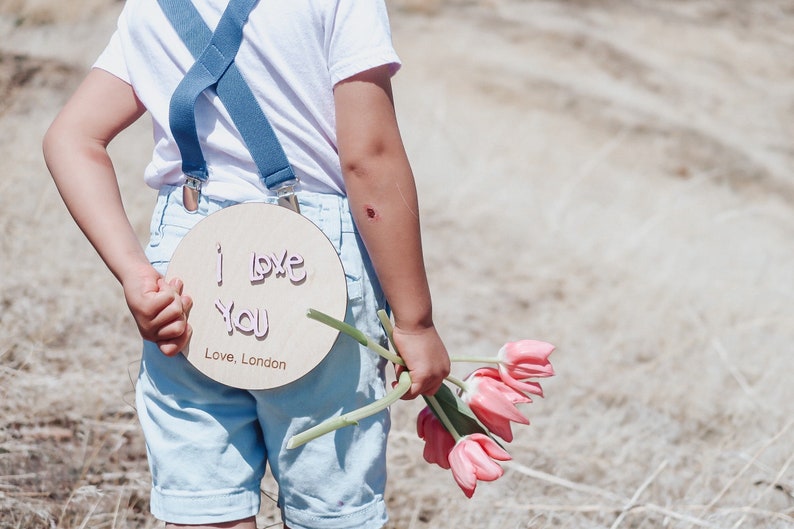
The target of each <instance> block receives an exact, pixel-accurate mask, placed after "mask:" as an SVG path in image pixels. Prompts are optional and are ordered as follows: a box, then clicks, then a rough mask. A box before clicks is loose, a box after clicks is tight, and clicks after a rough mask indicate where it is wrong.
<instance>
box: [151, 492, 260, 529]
mask: <svg viewBox="0 0 794 529" xmlns="http://www.w3.org/2000/svg"><path fill="white" fill-rule="evenodd" d="M259 502H260V496H259V487H258V486H257V487H256V488H255V490H246V489H233V490H226V491H213V492H193V491H190V492H181V491H164V490H162V489H160V488H158V487H153V488H152V494H151V500H150V503H151V505H150V507H151V511H152V515H154V517H155V518H157V519H158V520H162V521H164V522H166V523H178V524H188V525H199V524H212V523H223V522H231V521H234V520H242V519H245V518H250V517H251V516H256V514H257V513H258V512H259ZM185 513H196V514H185ZM198 513H200V514H198Z"/></svg>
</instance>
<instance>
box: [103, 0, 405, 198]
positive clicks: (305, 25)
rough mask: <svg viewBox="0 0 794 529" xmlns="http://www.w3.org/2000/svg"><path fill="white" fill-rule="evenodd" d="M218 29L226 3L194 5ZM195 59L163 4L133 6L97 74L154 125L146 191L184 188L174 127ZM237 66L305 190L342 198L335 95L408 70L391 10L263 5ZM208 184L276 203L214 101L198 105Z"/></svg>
mask: <svg viewBox="0 0 794 529" xmlns="http://www.w3.org/2000/svg"><path fill="white" fill-rule="evenodd" d="M193 3H194V5H195V6H196V8H197V9H198V11H199V13H200V14H201V16H202V18H203V19H204V20H205V22H206V23H207V25H208V26H209V28H210V29H213V30H214V29H215V26H216V25H217V23H218V20H219V19H220V17H221V15H222V14H223V10H224V9H225V7H226V5H227V3H228V0H193ZM193 63H194V58H193V56H192V55H191V53H190V51H189V50H188V49H187V47H186V46H185V45H184V43H183V42H182V40H181V39H180V37H179V35H178V34H177V33H176V31H175V30H174V29H173V27H172V26H171V24H170V22H169V21H168V19H167V18H166V16H165V14H164V13H163V11H162V10H161V9H160V7H159V6H158V4H157V0H127V2H126V5H125V7H124V10H123V11H122V13H121V16H120V18H119V22H118V28H117V30H116V32H115V33H114V35H113V37H112V38H111V40H110V43H109V44H108V47H107V48H106V49H105V51H104V52H103V53H102V55H101V56H100V57H99V59H98V60H97V62H96V63H95V64H94V66H95V67H97V68H101V69H103V70H106V71H108V72H110V73H111V74H113V75H115V76H116V77H118V78H120V79H122V80H123V81H125V82H127V83H129V84H130V85H132V87H133V89H134V90H135V93H136V94H137V96H138V98H139V99H140V100H141V102H142V103H143V104H144V105H145V106H146V108H147V110H148V111H149V113H150V114H151V116H152V121H153V125H154V152H153V156H152V161H151V162H150V164H149V165H148V167H147V168H146V172H145V174H144V178H145V180H146V183H147V184H148V185H149V186H151V187H154V188H155V189H158V188H160V187H161V186H163V185H168V184H170V185H181V184H182V182H183V181H184V177H183V175H182V170H181V163H182V162H181V158H180V155H179V149H178V147H177V145H176V143H175V142H174V138H173V136H172V134H171V130H170V129H169V126H168V108H169V102H170V99H171V95H172V94H173V92H174V90H175V89H176V87H177V85H178V84H179V82H180V81H181V80H182V78H183V77H184V75H185V73H186V72H187V71H188V69H189V68H190V67H191V66H192V65H193ZM235 64H236V65H237V67H238V69H239V70H240V72H241V74H242V75H243V77H244V78H245V80H246V81H247V83H248V85H249V86H250V88H251V91H252V92H253V93H254V96H255V97H256V99H257V102H258V103H259V105H260V106H261V107H262V110H263V111H264V113H265V115H266V116H267V118H268V120H269V121H270V123H271V125H272V126H273V130H274V131H275V133H276V136H277V137H278V139H279V141H280V142H281V145H282V147H283V148H284V151H285V153H286V155H287V158H288V159H289V161H290V163H291V165H292V167H293V169H294V171H295V174H296V175H297V176H298V178H299V179H300V181H301V188H302V189H305V190H307V191H314V192H320V193H335V194H340V195H344V194H345V186H344V181H343V180H342V172H341V168H340V164H339V156H338V153H337V146H336V145H337V142H336V120H335V114H334V100H333V87H334V85H335V84H336V83H338V82H339V81H342V80H344V79H346V78H348V77H351V76H353V75H355V74H357V73H360V72H362V71H365V70H368V69H370V68H374V67H376V66H382V65H389V66H390V68H391V71H392V73H394V72H396V71H397V69H398V68H399V67H400V62H399V58H398V57H397V54H396V53H395V51H394V48H393V47H392V42H391V33H390V29H389V21H388V16H387V12H386V7H385V5H384V2H383V0H260V1H259V3H258V4H257V5H256V7H255V8H254V10H253V11H252V12H251V15H250V17H249V19H248V22H247V24H246V25H245V27H244V29H243V42H242V45H241V46H240V50H239V52H238V53H237V56H236V58H235ZM196 125H197V129H198V135H199V138H200V140H201V146H202V152H203V153H204V158H205V159H206V161H207V169H208V172H209V180H208V182H207V183H206V184H205V185H204V186H203V188H202V193H205V194H206V195H208V196H211V197H214V198H220V199H227V200H235V201H240V202H242V201H246V200H252V199H254V200H255V199H256V198H258V197H261V196H262V194H263V193H268V191H267V190H266V188H265V187H264V185H263V184H262V182H261V181H260V180H259V176H258V173H257V171H256V166H255V165H254V163H253V161H252V160H251V156H250V155H249V153H248V150H247V149H246V147H245V144H244V143H243V140H242V138H241V137H240V135H239V133H238V132H237V129H236V128H235V126H234V124H233V122H232V120H231V118H230V117H229V114H228V113H227V112H226V109H225V108H224V107H223V105H222V103H221V102H220V99H219V98H218V97H217V95H215V93H214V91H211V90H207V91H205V92H204V93H203V94H202V96H201V97H199V99H198V101H197V102H196Z"/></svg>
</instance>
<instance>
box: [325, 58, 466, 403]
mask: <svg viewBox="0 0 794 529" xmlns="http://www.w3.org/2000/svg"><path fill="white" fill-rule="evenodd" d="M334 98H335V103H336V127H337V141H338V144H339V156H340V159H341V163H342V171H343V174H344V178H345V183H346V186H347V193H348V198H349V200H350V207H351V210H352V212H353V218H354V219H355V221H356V226H357V227H358V229H359V232H360V233H361V236H362V238H363V239H364V243H365V245H366V247H367V251H368V252H369V254H370V257H371V259H372V262H373V264H374V266H375V271H376V273H377V275H378V279H379V280H380V282H381V285H382V286H383V289H384V292H385V294H386V298H387V299H388V301H389V305H390V306H391V308H392V312H393V315H394V323H395V327H394V339H395V343H396V345H397V348H398V349H399V350H400V354H401V355H402V357H403V359H404V360H405V363H406V364H407V366H408V370H409V371H410V372H411V378H412V380H413V384H412V386H411V389H410V390H409V392H408V394H407V398H414V397H417V396H418V395H420V394H433V393H435V392H436V391H437V390H438V388H439V386H440V385H441V383H442V381H443V379H444V377H446V376H447V375H448V374H449V366H450V363H449V356H448V354H447V350H446V348H445V347H444V344H443V342H442V341H441V338H440V337H439V335H438V333H437V332H436V329H435V326H434V325H433V313H432V307H431V301H430V289H429V288H428V284H427V277H426V274H425V267H424V259H423V256H422V242H421V238H420V232H419V208H418V204H417V198H416V187H415V183H414V178H413V173H412V171H411V167H410V164H409V162H408V158H407V156H406V153H405V149H404V147H403V143H402V138H401V137H400V131H399V129H398V127H397V119H396V116H395V112H394V106H393V101H392V92H391V81H390V76H389V71H388V67H386V66H383V67H380V68H374V69H372V70H368V71H366V72H363V73H361V74H358V75H356V76H354V77H351V78H350V79H347V80H345V81H342V82H341V83H339V84H338V85H337V86H336V88H335V89H334Z"/></svg>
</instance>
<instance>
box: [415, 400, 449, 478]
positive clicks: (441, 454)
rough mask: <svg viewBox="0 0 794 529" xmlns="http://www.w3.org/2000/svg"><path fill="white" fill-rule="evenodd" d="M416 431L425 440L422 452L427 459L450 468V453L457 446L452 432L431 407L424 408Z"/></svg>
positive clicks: (444, 467)
mask: <svg viewBox="0 0 794 529" xmlns="http://www.w3.org/2000/svg"><path fill="white" fill-rule="evenodd" d="M416 433H417V434H419V437H421V438H422V439H424V441H425V450H424V453H423V454H422V455H423V456H424V458H425V461H427V462H428V463H435V464H436V465H438V466H440V467H441V468H443V469H446V470H449V453H450V452H451V451H452V448H453V447H454V446H455V439H454V438H453V437H452V434H451V433H449V432H448V431H447V429H446V428H444V425H443V424H441V421H439V420H438V417H436V416H435V414H434V413H433V411H432V410H431V409H430V408H427V407H426V408H424V409H423V410H422V411H420V412H419V416H418V417H417V418H416Z"/></svg>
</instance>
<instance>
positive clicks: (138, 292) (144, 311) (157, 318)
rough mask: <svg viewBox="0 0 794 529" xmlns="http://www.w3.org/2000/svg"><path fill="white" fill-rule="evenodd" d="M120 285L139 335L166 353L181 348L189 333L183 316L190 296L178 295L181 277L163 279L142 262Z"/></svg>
mask: <svg viewBox="0 0 794 529" xmlns="http://www.w3.org/2000/svg"><path fill="white" fill-rule="evenodd" d="M122 286H123V288H124V297H125V298H126V300H127V306H128V307H129V308H130V312H132V316H133V318H135V323H136V324H137V325H138V331H139V332H140V334H141V337H142V338H143V339H144V340H148V341H151V342H155V343H156V344H157V345H158V347H159V348H160V351H162V352H163V354H165V355H168V356H173V355H175V354H177V353H179V352H180V351H181V350H182V349H184V347H185V345H187V342H188V340H189V339H190V334H191V328H190V325H188V323H187V317H188V314H189V313H190V309H191V307H192V306H193V300H192V299H191V298H190V297H189V296H185V295H182V289H183V287H184V285H183V283H182V281H180V280H179V279H172V280H171V281H169V282H166V281H165V279H163V277H162V276H161V275H160V274H159V273H158V272H157V271H156V270H155V269H154V268H153V267H151V266H143V267H141V268H140V269H138V270H136V273H134V274H130V275H129V276H128V277H126V278H125V279H124V281H123V282H122Z"/></svg>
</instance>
